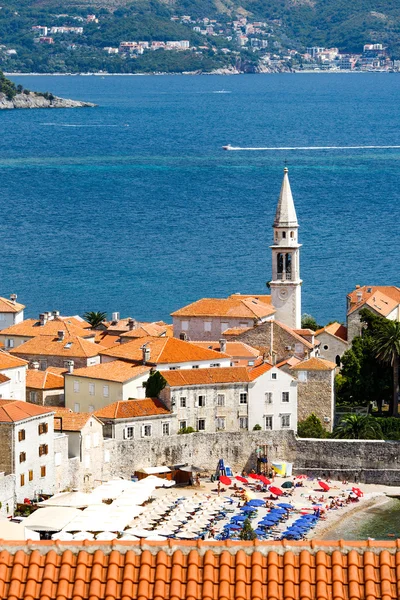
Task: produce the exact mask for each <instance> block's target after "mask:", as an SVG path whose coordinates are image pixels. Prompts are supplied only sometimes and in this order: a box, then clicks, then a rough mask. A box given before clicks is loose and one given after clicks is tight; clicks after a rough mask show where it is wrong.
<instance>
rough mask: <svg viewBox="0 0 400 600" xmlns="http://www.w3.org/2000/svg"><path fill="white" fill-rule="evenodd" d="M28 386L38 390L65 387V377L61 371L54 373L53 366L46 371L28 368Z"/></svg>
mask: <svg viewBox="0 0 400 600" xmlns="http://www.w3.org/2000/svg"><path fill="white" fill-rule="evenodd" d="M64 372H65V369H64ZM26 387H27V388H33V389H37V390H60V389H64V377H63V376H62V375H60V374H59V373H54V372H53V370H52V368H51V367H49V368H48V369H46V370H45V371H39V370H37V369H28V370H27V372H26Z"/></svg>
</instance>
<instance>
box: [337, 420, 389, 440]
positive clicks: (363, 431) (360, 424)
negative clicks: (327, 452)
mask: <svg viewBox="0 0 400 600" xmlns="http://www.w3.org/2000/svg"><path fill="white" fill-rule="evenodd" d="M332 437H333V438H336V439H341V440H382V439H383V434H382V429H381V426H380V425H379V423H378V422H377V421H376V420H375V419H374V417H371V415H354V414H353V415H345V416H344V417H343V419H342V420H341V422H340V423H339V425H337V426H336V427H335V429H334V430H333V433H332Z"/></svg>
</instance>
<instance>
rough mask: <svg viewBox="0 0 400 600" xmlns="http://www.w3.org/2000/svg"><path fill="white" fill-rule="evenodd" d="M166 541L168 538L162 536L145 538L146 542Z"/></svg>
mask: <svg viewBox="0 0 400 600" xmlns="http://www.w3.org/2000/svg"><path fill="white" fill-rule="evenodd" d="M167 539H168V538H166V537H164V536H163V535H149V537H147V538H146V542H166V541H167Z"/></svg>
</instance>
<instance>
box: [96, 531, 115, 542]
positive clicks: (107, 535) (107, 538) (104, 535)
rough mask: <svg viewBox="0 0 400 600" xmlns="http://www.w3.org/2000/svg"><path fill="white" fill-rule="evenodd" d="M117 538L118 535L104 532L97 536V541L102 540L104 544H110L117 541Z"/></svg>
mask: <svg viewBox="0 0 400 600" xmlns="http://www.w3.org/2000/svg"><path fill="white" fill-rule="evenodd" d="M116 538H117V534H116V533H112V532H111V531H102V532H101V533H99V534H98V535H96V540H101V541H102V542H110V541H111V540H115V539H116Z"/></svg>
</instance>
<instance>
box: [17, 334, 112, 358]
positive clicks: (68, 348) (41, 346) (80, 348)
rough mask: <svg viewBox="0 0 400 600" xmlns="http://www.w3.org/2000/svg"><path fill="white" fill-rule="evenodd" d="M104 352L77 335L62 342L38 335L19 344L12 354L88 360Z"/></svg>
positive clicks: (67, 337) (69, 336)
mask: <svg viewBox="0 0 400 600" xmlns="http://www.w3.org/2000/svg"><path fill="white" fill-rule="evenodd" d="M101 350H104V348H103V346H100V344H95V343H94V342H90V341H89V340H85V339H83V338H81V337H78V336H77V335H66V336H65V337H64V339H63V340H59V339H58V337H52V336H50V335H40V336H37V337H34V338H31V339H30V340H28V341H27V342H25V343H24V344H21V345H20V346H18V347H17V348H14V350H11V353H12V354H15V355H16V356H19V355H22V356H30V355H34V356H62V357H65V358H82V357H83V358H90V357H93V356H97V355H98V354H99V353H100V352H101Z"/></svg>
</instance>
